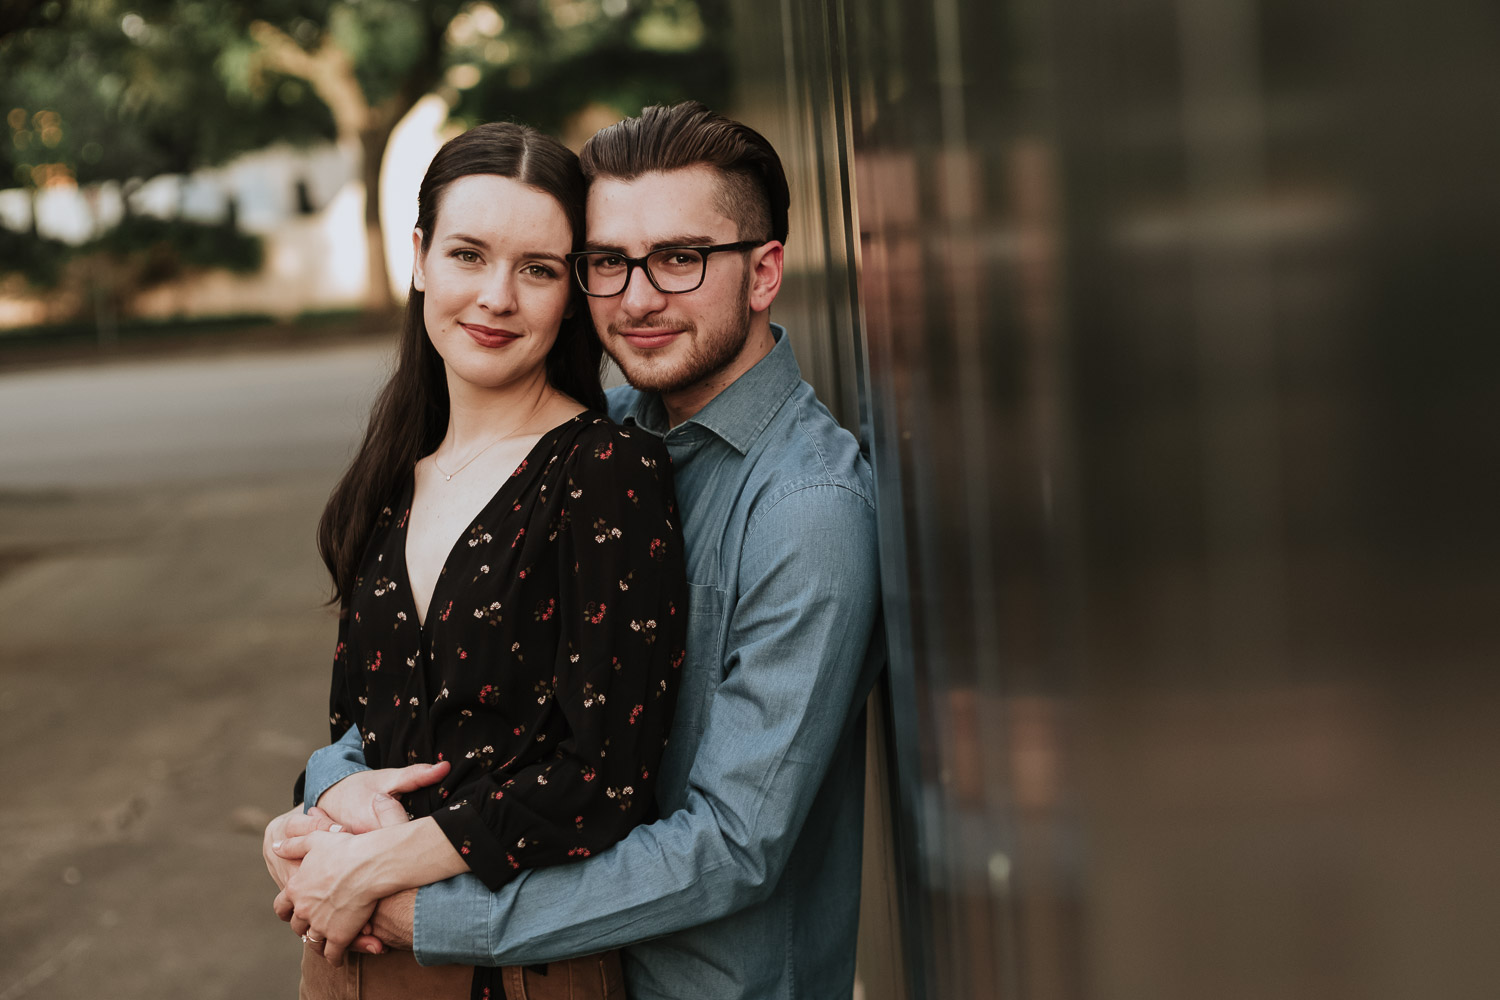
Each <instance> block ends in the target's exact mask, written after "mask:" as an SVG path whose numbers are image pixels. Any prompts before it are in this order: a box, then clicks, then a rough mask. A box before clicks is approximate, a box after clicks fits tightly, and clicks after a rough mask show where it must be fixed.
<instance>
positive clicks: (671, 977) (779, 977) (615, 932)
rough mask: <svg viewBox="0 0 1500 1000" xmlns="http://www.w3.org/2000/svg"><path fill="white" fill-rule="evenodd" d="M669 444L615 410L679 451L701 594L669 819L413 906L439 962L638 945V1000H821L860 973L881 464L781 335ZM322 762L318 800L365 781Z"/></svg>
mask: <svg viewBox="0 0 1500 1000" xmlns="http://www.w3.org/2000/svg"><path fill="white" fill-rule="evenodd" d="M773 332H774V333H775V336H776V341H777V342H776V346H775V347H774V348H773V349H772V351H771V352H770V354H768V355H767V356H766V357H765V358H763V359H762V360H761V361H760V362H759V363H758V364H757V365H756V366H755V367H754V368H752V369H751V370H750V371H749V372H747V373H745V374H744V375H742V376H741V377H740V378H739V379H738V380H736V381H735V382H734V383H733V384H731V385H730V386H729V387H728V388H726V389H725V390H724V391H723V392H721V393H720V394H719V395H718V396H716V397H715V398H714V399H713V400H712V401H710V402H709V403H708V405H707V406H705V407H704V408H703V409H702V410H701V411H700V412H699V413H698V414H697V415H696V416H694V417H693V418H691V419H690V420H687V421H685V422H684V423H682V424H680V425H679V426H677V427H673V428H671V429H668V426H667V419H666V413H665V410H664V409H663V407H662V404H661V400H660V398H659V397H657V396H655V395H652V394H642V393H638V392H636V391H635V390H632V389H628V388H620V389H615V390H612V391H611V393H610V413H611V416H613V417H614V418H615V420H617V421H619V422H620V423H625V424H631V423H633V424H635V425H637V426H639V427H641V428H643V429H645V430H647V431H649V432H651V433H653V434H657V435H659V436H661V437H662V438H663V440H664V442H665V444H666V446H667V450H668V451H669V452H670V453H671V455H672V462H673V474H674V477H675V480H676V485H677V499H678V505H679V508H680V509H681V511H682V516H683V527H684V533H685V536H686V541H687V562H688V580H689V586H690V588H691V595H690V615H691V617H690V622H689V629H688V645H687V659H686V661H685V662H684V665H683V678H682V688H681V692H680V695H679V698H678V703H677V716H676V719H675V721H674V723H673V727H672V737H671V742H670V744H669V745H668V747H667V753H666V758H665V759H664V761H663V763H662V771H661V781H660V784H659V786H658V794H659V798H660V805H661V814H662V818H661V819H660V820H658V821H656V822H655V823H651V824H648V825H646V826H641V827H637V828H636V829H635V830H634V831H632V832H631V833H630V835H629V836H627V837H626V838H625V839H624V840H623V841H621V842H620V843H619V844H617V845H615V846H614V847H613V848H611V849H610V850H608V851H605V852H603V853H601V854H599V855H597V856H595V857H593V858H590V859H588V860H587V861H581V862H577V863H574V864H567V865H561V866H557V867H553V868H544V869H537V870H532V871H526V872H523V873H522V874H521V875H520V877H518V878H517V879H516V880H515V881H514V882H512V883H510V884H509V885H507V886H505V887H504V888H503V889H501V890H499V891H498V892H494V893H492V892H490V891H489V890H488V889H486V888H485V887H484V885H483V884H482V883H481V882H480V881H479V879H478V878H476V877H474V876H473V875H461V876H458V877H456V878H452V879H449V880H447V881H446V882H440V883H437V884H435V885H430V886H426V887H424V888H423V889H421V890H420V891H419V892H418V894H417V906H416V931H415V947H416V953H417V958H418V961H420V962H422V963H423V964H425V965H432V964H438V963H446V962H459V963H465V964H478V965H518V964H528V965H529V964H534V963H539V962H547V961H552V960H554V959H559V958H565V957H570V956H573V955H579V954H587V953H590V952H596V951H601V950H604V949H606V948H612V947H618V946H629V947H628V948H627V949H626V952H625V976H626V984H627V987H628V989H629V994H630V996H631V997H632V998H633V1000H667V998H673V1000H716V998H723V1000H730V998H734V1000H773V998H774V1000H794V998H805V1000H829V998H838V997H848V996H849V995H850V994H851V992H852V986H853V979H854V947H855V933H856V930H857V925H858V915H859V913H858V911H859V882H860V847H861V843H862V834H863V824H864V810H863V798H864V738H863V734H864V715H863V712H862V710H861V706H862V702H863V698H864V696H865V694H866V693H867V692H868V691H869V688H870V685H871V683H872V681H873V679H874V675H875V673H876V672H877V670H878V668H879V666H880V665H881V663H882V662H883V660H882V657H883V646H882V644H881V643H880V642H878V641H872V637H873V636H874V635H875V632H876V626H877V614H878V607H879V581H878V578H877V573H878V568H877V556H876V535H875V509H874V503H873V492H872V483H871V477H870V469H869V466H868V464H867V463H866V462H865V460H864V459H863V458H862V457H861V455H860V453H859V449H858V446H857V445H856V443H855V440H854V438H853V437H852V436H851V435H850V434H849V433H848V432H847V431H845V430H844V429H843V428H841V427H840V426H839V425H838V424H837V423H836V422H835V421H834V419H833V417H832V416H831V415H830V414H829V413H828V411H827V410H826V409H825V408H824V407H823V405H822V404H821V403H819V402H818V400H817V398H816V397H815V396H814V395H813V391H812V388H811V387H810V386H808V385H807V383H805V382H803V381H802V379H801V375H800V373H799V370H798V368H797V362H796V359H795V357H794V356H793V354H792V350H791V345H790V344H789V343H788V342H787V338H786V335H785V331H783V330H782V329H781V328H780V327H773ZM354 735H355V742H354V743H348V742H341V743H339V744H335V745H334V746H332V747H327V748H325V749H323V750H320V751H318V752H317V753H315V754H314V755H313V757H312V759H311V760H310V761H309V762H308V771H307V782H308V783H307V799H308V801H309V802H316V801H317V797H318V795H320V794H321V793H322V792H323V790H325V789H327V788H328V787H329V786H330V785H332V784H333V783H334V782H335V781H337V780H338V779H340V778H342V777H344V776H346V775H348V774H349V773H352V772H353V771H356V770H359V769H361V768H362V767H363V766H364V762H363V758H362V757H361V756H360V755H359V752H358V747H357V737H358V734H357V733H356V734H354Z"/></svg>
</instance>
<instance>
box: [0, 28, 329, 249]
mask: <svg viewBox="0 0 1500 1000" xmlns="http://www.w3.org/2000/svg"><path fill="white" fill-rule="evenodd" d="M213 6H215V5H212V4H207V3H191V2H177V3H169V2H163V0H146V2H139V0H137V2H131V3H124V2H118V0H73V2H72V3H69V4H66V5H64V4H62V3H60V2H57V0H53V2H49V3H41V4H32V5H30V8H31V9H30V12H29V16H28V17H26V18H25V19H24V20H23V21H21V22H20V23H19V25H18V26H17V27H15V28H13V29H12V30H11V31H10V32H9V33H8V34H6V35H4V36H0V114H4V115H5V121H6V124H7V125H8V126H9V128H8V129H0V137H7V138H8V139H9V140H10V141H9V142H4V141H0V170H3V171H4V175H3V177H0V183H3V182H5V181H9V182H11V183H14V184H16V185H18V186H20V187H23V188H27V189H30V190H32V191H33V192H35V191H37V190H39V189H41V188H44V187H46V186H48V185H51V184H72V183H77V184H81V185H86V184H91V183H96V182H99V181H120V182H122V183H124V184H125V185H126V191H127V193H128V192H129V190H130V189H131V188H132V187H134V186H136V185H138V184H139V183H140V182H141V181H143V180H146V179H149V178H151V177H153V176H156V175H158V174H168V173H188V172H190V171H192V170H194V169H197V168H199V167H204V166H210V165H213V164H216V163H221V162H223V161H224V160H227V159H229V158H230V157H232V156H234V155H236V154H238V153H241V152H244V151H246V150H251V149H257V148H261V147H263V146H266V145H269V144H270V143H272V142H276V141H291V142H306V141H312V140H316V139H328V138H332V137H333V135H334V128H333V122H332V119H331V118H330V116H329V114H328V110H327V108H326V107H325V106H324V105H323V103H322V102H321V101H319V100H318V99H317V98H316V97H315V96H314V95H313V94H312V93H311V92H310V91H309V90H308V88H307V87H306V86H304V85H303V84H302V83H300V82H298V81H295V80H291V79H289V78H287V77H284V76H282V77H278V78H277V79H275V80H270V79H268V80H266V81H264V85H263V86H261V87H259V88H249V87H232V86H230V85H228V83H226V81H225V80H224V78H223V74H221V72H220V71H219V69H218V68H217V67H218V63H219V60H220V58H221V54H222V52H223V50H224V48H225V47H226V46H227V45H229V44H230V43H231V42H232V41H233V40H234V38H235V37H236V36H235V34H234V28H233V25H232V24H227V23H225V22H224V21H223V20H221V19H218V18H216V17H215V16H214V14H215V13H216V12H215V11H214V10H213V9H212V8H213ZM126 205H127V211H128V208H129V199H128V197H127V199H126ZM32 218H33V225H34V222H35V213H34V212H33V216H32Z"/></svg>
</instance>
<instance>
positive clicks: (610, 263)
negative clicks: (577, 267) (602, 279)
mask: <svg viewBox="0 0 1500 1000" xmlns="http://www.w3.org/2000/svg"><path fill="white" fill-rule="evenodd" d="M589 259H590V261H591V262H592V267H593V268H594V270H596V271H618V270H619V269H620V268H622V267H624V266H625V258H624V257H621V256H619V255H617V254H612V253H602V254H596V255H595V256H593V257H591V258H589Z"/></svg>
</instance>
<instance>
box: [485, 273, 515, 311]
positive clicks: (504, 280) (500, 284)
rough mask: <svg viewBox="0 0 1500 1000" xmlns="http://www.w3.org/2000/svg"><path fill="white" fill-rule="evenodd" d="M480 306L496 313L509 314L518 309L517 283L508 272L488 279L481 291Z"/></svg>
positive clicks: (496, 274)
mask: <svg viewBox="0 0 1500 1000" xmlns="http://www.w3.org/2000/svg"><path fill="white" fill-rule="evenodd" d="M479 304H480V305H481V306H482V307H484V308H485V309H488V310H489V311H490V312H495V313H508V312H511V311H513V310H514V309H515V308H516V283H515V280H514V278H513V277H512V275H511V274H510V273H509V272H508V271H499V272H496V273H495V274H493V275H490V276H489V277H487V278H486V279H485V281H484V284H483V285H482V286H481V287H480V289H479Z"/></svg>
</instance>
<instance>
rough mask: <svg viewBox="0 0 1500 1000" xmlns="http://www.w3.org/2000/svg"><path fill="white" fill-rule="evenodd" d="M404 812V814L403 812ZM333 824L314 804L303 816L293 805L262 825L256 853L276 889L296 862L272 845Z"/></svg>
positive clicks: (286, 877) (325, 828) (333, 827)
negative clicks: (263, 862)
mask: <svg viewBox="0 0 1500 1000" xmlns="http://www.w3.org/2000/svg"><path fill="white" fill-rule="evenodd" d="M403 815H404V814H403ZM336 829H337V824H335V823H334V822H333V820H332V819H330V818H329V817H328V815H327V814H326V813H324V812H323V811H322V810H321V809H319V808H318V807H317V806H314V807H313V808H312V809H311V810H309V811H308V812H307V813H306V814H305V815H304V814H303V812H302V807H301V806H293V807H292V808H291V809H289V810H287V811H286V812H284V813H282V814H281V815H280V816H277V817H276V818H275V819H273V820H271V822H269V823H267V824H266V833H265V836H264V838H262V840H261V844H260V853H261V856H262V857H263V858H264V859H265V862H266V870H267V871H269V872H270V873H271V879H272V881H274V882H275V883H276V888H278V889H285V888H286V884H287V882H288V881H290V880H291V877H292V876H293V875H294V874H296V871H297V867H298V865H299V864H300V862H298V861H294V860H288V859H287V858H283V857H282V856H281V855H279V854H277V853H276V852H275V850H273V849H272V848H273V847H274V846H275V845H276V844H279V843H281V841H283V840H285V839H287V838H288V837H300V836H302V835H303V834H306V833H312V832H313V831H314V830H336Z"/></svg>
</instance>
